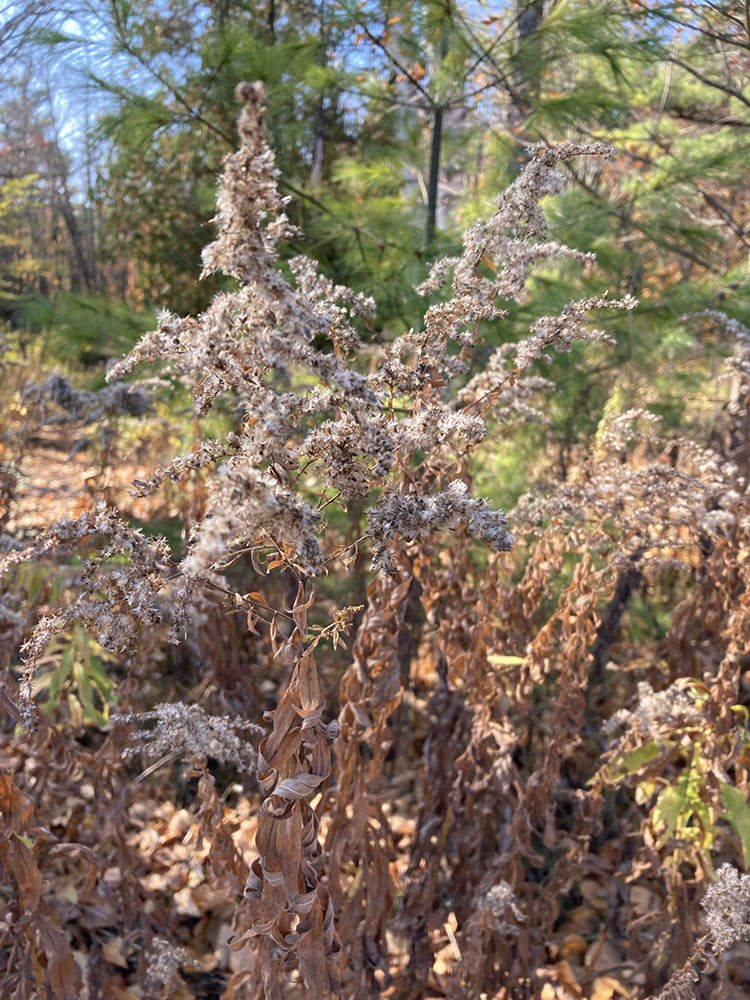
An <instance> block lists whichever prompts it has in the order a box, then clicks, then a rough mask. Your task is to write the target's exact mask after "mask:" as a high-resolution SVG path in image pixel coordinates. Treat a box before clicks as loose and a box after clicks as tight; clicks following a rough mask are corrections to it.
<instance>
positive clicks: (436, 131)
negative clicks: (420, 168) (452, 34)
mask: <svg viewBox="0 0 750 1000" xmlns="http://www.w3.org/2000/svg"><path fill="white" fill-rule="evenodd" d="M447 54H448V35H447V34H446V32H445V30H443V33H442V35H441V38H440V62H441V63H442V61H443V59H445V57H446V55H447ZM442 141H443V106H442V104H436V105H435V108H434V112H433V116H432V143H431V145H430V175H429V181H428V183H427V225H426V227H425V243H426V244H427V246H428V247H429V246H431V244H432V243H433V241H434V239H435V227H436V222H437V205H438V188H439V183H440V147H441V144H442Z"/></svg>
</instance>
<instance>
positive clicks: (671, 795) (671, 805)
mask: <svg viewBox="0 0 750 1000" xmlns="http://www.w3.org/2000/svg"><path fill="white" fill-rule="evenodd" d="M689 781H690V775H689V774H685V775H683V776H682V777H681V778H680V780H679V781H678V782H677V784H676V785H670V786H669V787H668V788H665V789H664V791H663V792H661V794H660V795H659V798H658V799H657V800H656V805H655V806H654V811H653V813H652V814H651V821H652V823H653V826H654V830H659V829H661V830H662V832H661V834H660V836H659V839H658V840H657V842H656V846H657V847H663V846H664V844H666V842H667V841H668V840H669V838H670V837H671V836H672V835H673V834H674V832H675V830H676V829H677V827H678V825H684V823H683V824H681V823H680V820H681V819H682V818H683V815H684V814H685V812H686V805H687V794H688V785H689ZM689 811H692V810H689ZM687 818H688V817H687V816H685V819H687Z"/></svg>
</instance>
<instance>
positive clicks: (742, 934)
mask: <svg viewBox="0 0 750 1000" xmlns="http://www.w3.org/2000/svg"><path fill="white" fill-rule="evenodd" d="M701 905H702V906H703V909H704V910H705V911H706V926H707V927H708V932H709V934H710V936H711V945H712V947H713V950H714V951H715V952H716V953H717V954H720V953H721V952H724V951H729V949H730V948H732V947H733V946H734V945H735V944H737V942H738V941H750V875H740V873H739V872H738V871H737V869H736V868H734V867H733V866H732V865H722V866H721V868H719V870H718V871H717V872H716V878H715V880H714V881H713V882H712V883H711V885H709V887H708V889H707V890H706V894H705V896H704V897H703V902H702V903H701Z"/></svg>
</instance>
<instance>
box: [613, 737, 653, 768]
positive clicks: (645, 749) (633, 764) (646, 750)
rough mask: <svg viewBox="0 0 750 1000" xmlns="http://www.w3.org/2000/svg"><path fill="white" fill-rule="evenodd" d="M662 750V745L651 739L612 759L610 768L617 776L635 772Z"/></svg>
mask: <svg viewBox="0 0 750 1000" xmlns="http://www.w3.org/2000/svg"><path fill="white" fill-rule="evenodd" d="M663 750H664V747H662V746H660V745H659V744H658V743H655V742H654V741H653V740H651V741H650V742H649V743H644V744H643V746H642V747H636V748H635V750H631V751H630V752H629V753H626V754H623V756H622V757H619V758H617V759H616V760H614V761H613V762H612V765H611V769H612V770H613V771H616V772H617V775H618V777H624V776H625V775H626V774H635V772H636V771H640V769H641V768H642V767H644V766H645V765H646V764H648V763H649V762H650V761H652V760H653V759H654V758H655V757H658V756H659V754H660V753H662V751H663Z"/></svg>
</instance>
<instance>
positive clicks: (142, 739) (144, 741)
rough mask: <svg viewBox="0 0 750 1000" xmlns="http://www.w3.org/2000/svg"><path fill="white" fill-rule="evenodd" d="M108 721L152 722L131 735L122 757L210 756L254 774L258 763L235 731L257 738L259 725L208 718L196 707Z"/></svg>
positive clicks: (172, 706) (167, 708) (163, 707)
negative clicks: (151, 726) (151, 724)
mask: <svg viewBox="0 0 750 1000" xmlns="http://www.w3.org/2000/svg"><path fill="white" fill-rule="evenodd" d="M112 721H113V722H122V723H128V724H133V723H135V724H137V725H139V726H145V724H146V723H151V722H153V723H155V725H154V726H153V728H142V729H141V730H140V731H138V732H135V733H133V734H132V736H131V742H130V745H129V746H128V747H127V748H126V749H125V750H124V751H123V756H124V757H133V756H135V755H136V754H139V753H142V754H147V755H148V756H151V757H163V756H169V757H170V758H173V759H177V758H181V759H191V760H202V759H205V758H208V757H211V758H213V759H214V760H217V761H220V762H222V763H224V764H233V765H234V766H235V767H236V768H237V770H239V771H245V772H249V773H252V772H254V770H255V766H256V764H257V762H258V755H257V753H256V751H255V748H254V747H253V746H252V744H251V743H249V742H248V740H247V739H246V738H245V739H242V738H241V737H240V736H238V735H237V732H238V731H241V732H245V733H253V734H255V735H258V736H260V735H262V734H263V730H262V729H261V727H260V726H256V725H254V724H253V723H252V722H248V721H247V720H246V719H239V718H231V717H230V716H228V715H209V714H208V713H207V712H206V711H204V709H203V708H201V706H200V705H185V704H183V703H182V702H175V703H173V704H164V705H156V706H155V707H154V708H152V709H151V711H150V712H133V713H130V714H127V715H114V716H112Z"/></svg>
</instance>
